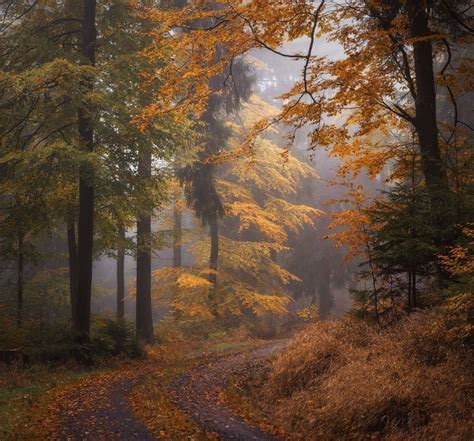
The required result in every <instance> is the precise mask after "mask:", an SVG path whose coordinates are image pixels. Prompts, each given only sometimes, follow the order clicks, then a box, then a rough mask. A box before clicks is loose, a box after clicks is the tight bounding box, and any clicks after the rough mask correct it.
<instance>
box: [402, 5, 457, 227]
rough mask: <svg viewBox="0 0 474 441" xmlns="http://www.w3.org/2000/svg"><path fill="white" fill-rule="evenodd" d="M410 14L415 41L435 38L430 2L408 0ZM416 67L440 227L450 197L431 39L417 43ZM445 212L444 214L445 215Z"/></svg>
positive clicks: (425, 154)
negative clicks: (430, 17)
mask: <svg viewBox="0 0 474 441" xmlns="http://www.w3.org/2000/svg"><path fill="white" fill-rule="evenodd" d="M407 9H408V15H409V20H410V25H411V35H412V37H413V38H417V39H420V38H423V37H429V36H431V31H430V29H429V27H428V14H427V11H426V2H424V1H420V0H408V2H407ZM413 58H414V64H415V83H416V99H415V109H416V117H415V129H416V132H417V135H418V141H419V144H420V153H421V163H422V168H423V174H424V177H425V181H426V184H427V187H428V190H429V194H430V200H431V206H432V209H433V214H434V216H435V219H436V220H437V221H438V223H441V225H440V226H442V225H443V224H445V222H443V218H446V217H447V216H445V214H446V208H447V207H446V206H445V204H446V200H447V199H446V197H447V195H448V194H449V188H448V179H447V173H446V167H445V165H444V163H443V161H442V158H441V150H440V147H439V141H438V125H437V118H436V89H435V79H434V70H433V48H432V43H431V40H429V39H426V38H425V39H422V40H418V41H415V43H414V44H413ZM443 213H444V215H443Z"/></svg>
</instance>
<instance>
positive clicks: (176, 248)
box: [173, 207, 183, 268]
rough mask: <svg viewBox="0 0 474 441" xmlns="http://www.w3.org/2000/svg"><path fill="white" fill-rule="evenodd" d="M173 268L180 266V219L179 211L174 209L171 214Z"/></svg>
mask: <svg viewBox="0 0 474 441" xmlns="http://www.w3.org/2000/svg"><path fill="white" fill-rule="evenodd" d="M173 221H174V222H173V223H174V226H173V227H174V228H173V230H174V231H173V233H174V235H173V267H175V268H179V267H180V266H182V248H181V240H182V236H183V233H182V218H181V213H180V211H179V210H178V209H177V208H176V207H175V208H174V212H173Z"/></svg>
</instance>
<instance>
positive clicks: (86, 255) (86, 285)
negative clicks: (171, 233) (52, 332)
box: [74, 0, 96, 342]
mask: <svg viewBox="0 0 474 441" xmlns="http://www.w3.org/2000/svg"><path fill="white" fill-rule="evenodd" d="M95 21H96V0H84V16H83V20H82V53H83V55H84V57H85V58H86V59H87V61H88V63H89V64H90V65H95V46H96V24H95ZM90 87H91V88H92V86H90ZM78 125H79V135H80V137H81V140H82V143H83V148H84V150H85V151H87V152H92V151H93V150H94V130H93V123H92V118H91V117H90V115H89V114H88V113H87V112H86V111H85V109H79V115H78ZM93 175H94V173H93V169H92V166H91V165H90V164H86V165H84V166H83V167H82V168H81V171H80V179H79V225H78V271H77V314H76V317H75V322H74V329H75V331H76V333H77V336H78V339H79V340H80V341H86V342H87V341H89V339H90V308H91V293H92V251H93V250H92V247H93V239H94V182H93V181H94V176H93Z"/></svg>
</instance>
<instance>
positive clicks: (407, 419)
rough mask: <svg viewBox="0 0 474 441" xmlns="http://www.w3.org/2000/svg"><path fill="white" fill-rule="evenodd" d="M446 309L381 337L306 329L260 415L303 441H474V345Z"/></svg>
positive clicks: (368, 330) (287, 354) (351, 322)
mask: <svg viewBox="0 0 474 441" xmlns="http://www.w3.org/2000/svg"><path fill="white" fill-rule="evenodd" d="M451 318H452V314H451V313H450V311H449V310H447V309H445V308H438V309H437V310H435V311H427V312H419V313H416V314H413V315H411V316H409V317H407V318H405V319H403V320H401V321H400V322H398V323H397V324H396V325H394V326H392V327H390V328H388V329H385V330H380V329H378V328H376V327H370V326H368V325H367V324H365V323H363V322H361V321H358V320H356V319H354V318H344V319H342V320H339V321H333V322H321V323H317V324H315V325H310V326H308V327H306V328H305V329H304V330H303V331H302V332H300V333H299V334H298V335H297V336H296V337H295V338H294V339H293V340H292V341H291V342H290V343H289V345H288V347H287V348H286V349H285V350H284V351H283V352H282V353H281V355H280V356H279V357H278V358H277V359H276V361H275V362H274V364H273V367H272V369H271V373H270V375H269V377H268V380H267V381H266V383H265V386H264V387H263V392H264V397H265V400H263V405H262V406H263V410H264V412H265V414H267V415H268V414H271V415H274V417H275V420H276V421H277V422H279V425H280V427H281V428H282V429H283V430H284V431H286V432H287V433H293V434H294V437H296V438H301V439H324V440H331V439H367V438H370V439H372V438H374V437H375V438H377V439H400V440H401V439H403V440H405V439H436V440H438V439H439V440H449V439H456V440H462V439H466V440H468V439H472V438H473V436H474V429H473V427H472V423H471V421H472V419H471V418H472V406H471V403H470V399H469V397H472V396H473V392H474V387H473V373H472V370H471V367H472V361H474V357H473V356H472V355H473V353H472V346H469V345H466V344H465V334H452V333H450V332H448V330H449V326H450V323H451V321H452V320H451Z"/></svg>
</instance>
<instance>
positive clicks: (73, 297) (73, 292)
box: [67, 221, 77, 323]
mask: <svg viewBox="0 0 474 441" xmlns="http://www.w3.org/2000/svg"><path fill="white" fill-rule="evenodd" d="M67 247H68V254H69V297H70V302H71V317H72V322H73V323H75V322H76V314H77V243H76V226H75V224H74V221H70V222H68V224H67Z"/></svg>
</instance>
